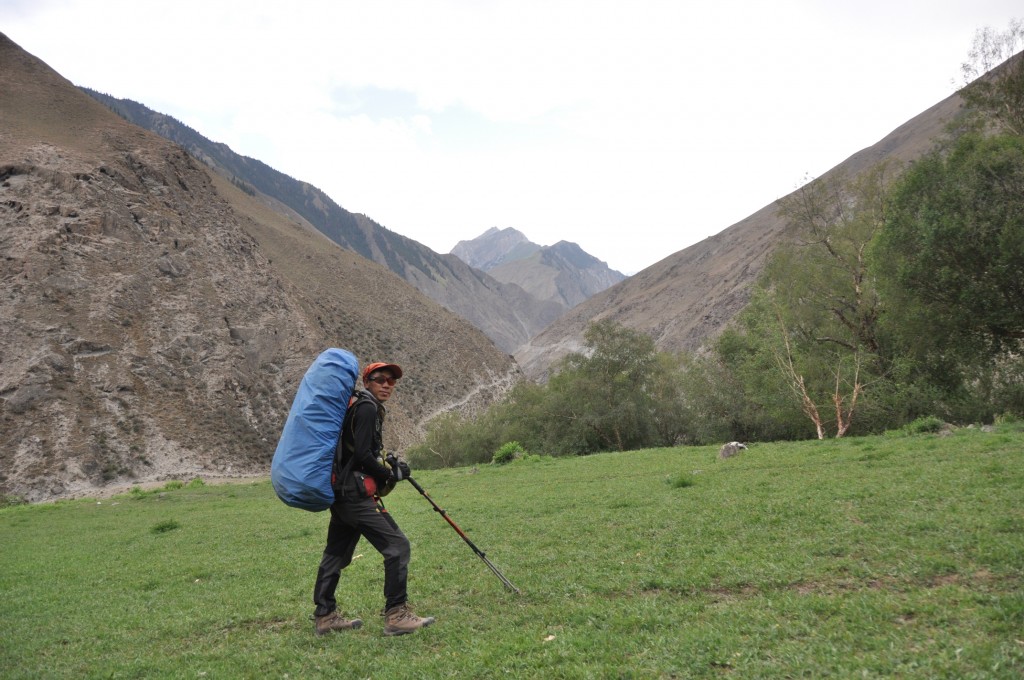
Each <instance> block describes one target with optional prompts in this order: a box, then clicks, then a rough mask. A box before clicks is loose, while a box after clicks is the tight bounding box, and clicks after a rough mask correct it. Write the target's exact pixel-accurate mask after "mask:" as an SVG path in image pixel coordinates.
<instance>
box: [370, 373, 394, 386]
mask: <svg viewBox="0 0 1024 680" xmlns="http://www.w3.org/2000/svg"><path fill="white" fill-rule="evenodd" d="M370 382H375V383H377V384H378V385H383V384H385V383H387V384H388V385H391V386H392V387H394V385H395V383H397V382H398V378H391V377H389V376H386V375H378V376H376V377H373V378H370Z"/></svg>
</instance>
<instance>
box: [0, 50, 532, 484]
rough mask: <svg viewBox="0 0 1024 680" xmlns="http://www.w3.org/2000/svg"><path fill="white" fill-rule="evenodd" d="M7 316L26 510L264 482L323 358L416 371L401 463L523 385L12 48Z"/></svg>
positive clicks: (341, 254)
mask: <svg viewBox="0 0 1024 680" xmlns="http://www.w3.org/2000/svg"><path fill="white" fill-rule="evenodd" d="M0 316H2V318H3V320H4V322H3V324H2V325H0V495H12V496H18V497H23V498H26V499H29V500H42V499H46V498H53V497H59V496H64V495H72V494H80V493H85V492H88V491H90V490H95V489H97V488H101V487H103V486H106V485H114V484H118V485H120V484H126V483H134V482H139V481H145V480H157V479H167V478H179V479H183V478H189V477H191V476H202V477H216V476H236V475H246V474H265V473H266V472H267V470H268V466H269V461H270V457H271V455H272V453H273V449H274V446H275V444H276V440H277V436H278V434H279V433H280V427H281V425H282V424H283V422H284V418H285V416H286V415H287V411H288V407H289V405H290V403H291V399H292V396H293V395H294V392H295V388H296V386H297V384H298V380H299V379H300V378H301V376H302V374H303V372H304V371H305V369H306V367H307V366H308V364H309V362H310V361H311V360H312V359H313V358H314V357H315V356H316V354H317V353H318V352H320V351H321V350H322V349H324V348H325V347H328V346H340V347H347V348H349V349H352V350H353V351H355V352H356V354H357V356H358V357H359V358H360V360H361V361H363V362H367V361H373V360H377V359H387V360H390V361H396V362H398V363H400V364H402V365H403V366H404V367H405V369H406V377H405V378H404V379H403V381H402V386H401V388H400V389H399V390H398V392H397V393H396V397H395V399H394V400H393V401H392V402H391V403H392V404H393V406H392V408H391V410H390V415H389V419H390V423H391V424H390V428H389V431H388V435H389V437H388V442H387V445H388V446H389V447H390V448H391V449H393V450H400V449H401V448H402V447H403V446H405V445H407V444H409V443H411V442H413V441H416V440H417V439H418V437H419V436H420V435H421V431H420V426H421V424H422V422H423V420H424V419H426V418H428V417H429V416H431V415H433V414H434V413H436V412H438V411H439V410H444V409H446V408H467V407H473V406H478V405H482V404H486V403H487V402H488V401H489V400H491V399H493V398H494V397H495V396H496V395H498V394H501V393H502V392H503V391H504V390H505V389H507V388H508V386H509V385H510V384H511V383H512V382H513V381H515V380H516V379H517V377H518V369H517V368H516V366H515V364H514V362H512V361H511V360H510V358H509V357H508V356H507V355H506V354H505V353H503V352H501V351H500V350H498V349H497V348H496V347H495V346H494V345H493V344H492V343H491V342H490V341H489V340H488V339H487V338H486V337H485V336H484V335H483V334H482V333H480V332H479V331H478V330H476V329H475V328H473V327H472V326H470V325H469V324H468V323H466V322H465V321H463V320H462V319H460V318H458V317H456V316H455V315H453V314H451V313H450V312H448V311H447V310H445V309H444V308H442V307H441V306H440V305H438V304H436V303H434V302H432V301H430V300H429V299H427V298H426V297H424V296H423V295H422V294H420V293H419V292H418V291H416V290H415V289H414V288H412V287H411V286H409V285H408V284H407V283H405V282H404V281H403V280H401V279H400V278H398V277H397V276H395V275H394V274H392V273H391V272H389V271H387V270H386V269H385V268H383V267H381V266H379V265H377V264H374V263H372V262H369V261H368V260H365V259H363V258H361V257H359V256H357V255H355V254H354V253H351V252H348V251H344V250H342V249H341V248H339V247H338V246H337V245H336V244H334V243H332V242H330V241H329V240H328V239H327V238H325V237H324V236H322V235H321V234H319V233H317V232H315V231H313V230H310V229H309V228H308V226H307V225H304V224H303V223H302V222H301V221H300V220H298V219H289V218H286V217H282V215H281V213H279V212H276V211H272V210H270V209H268V208H267V207H266V204H265V203H264V202H261V201H260V200H257V198H256V197H254V196H250V195H248V194H246V193H243V192H242V191H240V190H238V189H236V188H235V187H233V186H232V185H231V184H230V183H228V182H226V181H224V180H222V179H221V178H219V177H216V176H214V175H212V174H211V173H210V172H209V171H208V170H207V169H206V168H205V167H204V166H202V165H201V164H199V163H197V162H196V161H195V160H194V159H193V158H192V157H191V156H189V155H188V154H187V153H185V152H184V150H183V149H182V148H181V147H179V146H177V145H175V144H172V143H170V142H168V141H167V140H164V139H162V138H161V137H159V136H157V135H155V134H152V133H150V132H147V131H144V130H142V129H141V128H138V127H136V126H134V125H131V124H129V123H127V122H126V121H124V120H122V119H121V118H119V117H118V116H116V115H115V114H113V113H112V112H111V111H110V110H109V109H107V108H106V107H104V106H102V105H101V104H99V103H98V102H96V101H94V100H93V99H91V98H90V97H88V96H87V95H85V94H84V93H82V92H81V91H79V90H78V89H77V88H75V87H74V86H73V85H72V84H71V83H69V82H68V81H67V80H65V79H64V78H62V77H61V76H60V75H59V74H57V73H55V72H54V71H52V70H51V69H50V68H49V67H47V66H46V65H45V64H44V63H42V62H40V61H39V60H37V59H36V58H34V57H33V56H31V55H29V54H27V53H26V52H24V51H23V50H21V48H19V47H18V46H17V45H16V44H14V43H13V42H11V41H10V40H9V39H8V38H7V37H6V36H3V35H2V34H0ZM470 393H473V394H475V395H477V399H475V400H474V401H469V402H467V401H466V395H467V394H470Z"/></svg>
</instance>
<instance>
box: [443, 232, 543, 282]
mask: <svg viewBox="0 0 1024 680" xmlns="http://www.w3.org/2000/svg"><path fill="white" fill-rule="evenodd" d="M540 249H541V246H539V245H537V244H536V243H534V242H533V241H531V240H530V239H528V238H526V235H525V234H523V233H522V232H521V231H518V230H516V229H512V228H511V227H508V228H505V229H498V228H497V227H491V228H490V229H488V230H487V231H485V232H484V233H482V234H480V235H479V236H477V237H476V238H474V239H470V240H468V241H459V242H458V243H456V244H455V247H454V248H452V255H454V256H456V257H457V258H459V259H460V260H462V261H463V262H465V263H466V264H468V265H469V266H470V267H476V268H477V269H482V270H483V271H485V272H490V271H491V270H492V269H494V268H495V267H498V266H500V265H502V264H505V263H506V262H513V261H516V260H520V259H522V258H524V257H529V256H530V255H533V254H534V253H536V252H537V251H538V250H540Z"/></svg>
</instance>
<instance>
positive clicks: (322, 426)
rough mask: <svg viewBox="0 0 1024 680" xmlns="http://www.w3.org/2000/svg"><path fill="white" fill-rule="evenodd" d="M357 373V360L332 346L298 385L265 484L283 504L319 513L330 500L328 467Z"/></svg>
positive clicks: (332, 496)
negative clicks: (270, 485)
mask: <svg viewBox="0 0 1024 680" xmlns="http://www.w3.org/2000/svg"><path fill="white" fill-rule="evenodd" d="M358 375H359V360H358V359H356V358H355V356H353V355H352V353H351V352H349V351H348V350H344V349H337V348H333V347H332V348H331V349H327V350H324V351H323V352H322V353H321V354H320V356H318V357H317V358H316V359H315V360H314V361H313V363H312V365H310V367H309V369H308V370H307V371H306V375H305V376H303V378H302V382H300V383H299V389H298V391H297V392H296V393H295V400H294V401H293V402H292V408H291V410H290V411H289V412H288V420H286V421H285V424H284V430H283V431H282V432H281V439H280V440H278V442H277V450H276V451H275V452H274V459H273V461H272V462H271V464H270V482H271V484H273V486H274V491H275V492H276V493H277V497H278V498H280V499H281V500H282V501H284V503H285V504H286V505H290V506H291V507H293V508H302V509H303V510H309V511H311V512H319V511H320V510H326V509H327V508H329V507H331V504H332V503H334V489H332V488H331V466H332V464H333V463H334V451H335V448H336V447H337V446H338V436H339V435H340V433H341V423H342V421H343V420H344V419H345V410H346V409H347V408H348V401H349V397H351V396H352V390H353V389H355V385H356V377H357V376H358Z"/></svg>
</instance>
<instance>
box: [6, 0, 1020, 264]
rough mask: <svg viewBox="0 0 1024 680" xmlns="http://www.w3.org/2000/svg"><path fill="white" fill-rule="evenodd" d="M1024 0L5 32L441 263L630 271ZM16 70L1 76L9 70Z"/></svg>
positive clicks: (308, 5)
mask: <svg viewBox="0 0 1024 680" xmlns="http://www.w3.org/2000/svg"><path fill="white" fill-rule="evenodd" d="M1021 16H1024V6H1022V5H1021V2H1020V0H1015V1H1013V2H1010V1H1005V0H921V1H918V0H912V1H907V2H901V1H900V0H879V1H876V0H859V1H856V2H854V1H853V0H845V1H840V0H832V1H825V0H821V1H819V2H812V1H810V0H775V1H773V2H754V1H750V2H729V1H728V0H716V1H713V2H702V3H697V2H685V1H683V0H678V1H661V2H659V1H655V0H621V1H615V2H595V1H587V2H582V1H581V2H576V1H569V0H543V1H540V2H533V1H532V0H516V1H514V2H497V1H494V2H491V1H487V0H477V1H470V0H448V1H446V0H420V1H408V2H388V1H386V0H362V1H360V2H350V1H348V0H323V1H321V0H315V1H308V2H303V1H302V0H292V1H291V2H287V3H285V2H280V1H278V2H267V1H265V0H238V1H235V0H199V1H196V0H166V1H165V0H160V1H155V0H154V1H150V0H0V31H2V32H3V33H5V34H6V35H7V37H9V38H10V39H11V40H13V41H14V42H16V43H18V44H19V45H20V46H21V47H23V48H24V49H25V50H27V51H28V52H30V53H32V54H34V55H35V56H36V57H38V58H40V59H42V60H43V61H45V62H46V63H47V64H49V65H50V66H51V67H52V68H54V69H55V70H57V71H58V72H59V73H61V74H62V75H63V76H65V77H66V78H68V79H69V80H71V81H72V82H73V83H75V84H76V85H82V86H86V87H90V88H93V89H96V90H100V91H102V92H105V93H107V94H110V95H113V96H115V97H120V98H127V99H133V100H135V101H138V102H141V103H143V104H145V105H146V106H148V107H150V108H152V109H155V110H156V111H159V112H161V113H166V114H169V115H171V116H174V117H175V118H177V119H178V120H180V121H182V122H184V123H185V124H187V125H189V126H190V127H192V128H194V129H196V130H197V131H198V132H199V133H201V134H203V135H204V136H206V137H208V138H210V139H212V140H214V141H218V142H224V143H226V144H227V145H229V146H230V147H231V148H232V149H233V150H235V151H236V152H238V153H241V154H244V155H246V156H251V157H254V158H257V159H259V160H261V161H263V162H265V163H267V164H268V165H270V166H271V167H273V168H275V169H277V170H280V171H281V172H284V173H286V174H288V175H291V176H292V177H295V178H296V179H300V180H304V181H307V182H309V183H311V184H313V185H315V186H317V187H319V188H320V189H322V190H324V191H325V192H326V193H327V194H328V195H330V196H331V198H333V199H334V200H335V201H336V202H337V203H339V204H340V205H341V206H343V207H344V208H346V209H347V210H350V211H352V212H357V213H364V214H366V215H368V216H369V217H371V218H373V219H374V220H376V221H377V222H379V223H380V224H382V225H384V226H385V227H387V228H389V229H391V230H392V231H396V232H398V233H400V234H404V235H406V236H409V237H411V238H413V239H416V240H417V241H419V242H421V243H423V244H425V245H427V246H429V247H430V248H432V249H434V250H436V251H438V252H441V253H447V252H449V251H450V250H451V249H452V247H454V246H455V244H456V243H457V242H458V241H460V240H463V239H471V238H474V237H476V236H478V235H480V234H481V233H483V232H484V231H485V230H487V229H488V228H490V227H498V228H505V227H514V228H515V229H518V230H519V231H521V232H523V233H524V234H526V236H527V237H528V238H530V240H532V241H534V242H536V243H540V244H541V245H550V244H552V243H555V242H557V241H560V240H568V241H574V242H576V243H578V244H579V245H580V246H581V247H582V248H583V249H584V250H586V251H588V252H589V253H591V254H593V255H595V256H596V257H598V258H600V259H602V260H604V261H605V262H607V263H608V264H609V265H610V266H611V267H612V268H614V269H618V270H619V271H622V272H624V273H633V272H636V271H639V270H640V269H643V268H645V267H647V266H649V265H651V264H653V263H655V262H657V261H658V260H660V259H662V258H664V257H666V256H668V255H670V254H672V253H674V252H676V251H678V250H681V249H683V248H685V247H686V246H689V245H691V244H693V243H695V242H697V241H700V240H701V239H703V238H705V237H706V236H710V235H712V234H716V233H718V232H720V231H722V230H723V229H725V228H726V227H728V226H730V225H731V224H733V223H735V222H737V221H739V220H741V219H743V218H744V217H746V216H747V215H749V214H751V213H753V212H755V211H756V210H759V209H760V208H762V207H764V206H765V205H767V204H769V203H771V202H772V201H774V200H776V199H778V198H781V197H782V196H784V195H786V194H788V193H789V192H790V191H792V190H793V189H795V188H796V187H797V186H798V185H799V184H801V183H802V181H803V178H804V177H805V176H811V177H814V176H818V175H821V174H823V173H824V172H826V171H827V170H828V169H829V168H831V167H833V166H835V165H837V164H838V163H840V162H842V161H843V160H845V159H846V158H847V157H849V156H850V155H852V154H854V153H855V152H857V151H859V150H860V149H862V148H864V147H866V146H870V145H871V144H874V143H875V142H877V141H878V140H879V139H881V138H882V137H884V136H885V135H886V134H888V133H889V132H890V131H892V130H893V129H894V128H896V127H898V126H899V125H901V124H902V123H904V122H905V121H907V120H908V119H910V118H912V117H913V116H915V115H917V114H918V113H920V112H922V111H924V110H925V109H927V108H929V107H930V106H931V105H933V104H935V103H938V102H939V101H941V100H942V99H944V98H945V97H947V96H949V95H950V94H952V93H953V92H954V91H955V89H956V86H957V85H959V84H960V65H961V63H962V62H963V61H964V60H965V59H966V58H967V52H968V50H969V49H970V47H971V43H972V41H973V38H974V34H975V31H976V30H977V29H979V28H983V27H985V26H990V27H992V28H996V29H1000V30H1003V29H1006V28H1007V26H1008V25H1009V22H1010V19H1012V18H1014V17H1021ZM0 68H2V64H0Z"/></svg>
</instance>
